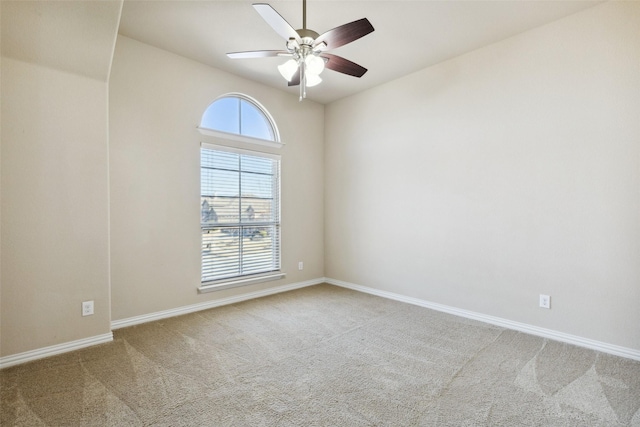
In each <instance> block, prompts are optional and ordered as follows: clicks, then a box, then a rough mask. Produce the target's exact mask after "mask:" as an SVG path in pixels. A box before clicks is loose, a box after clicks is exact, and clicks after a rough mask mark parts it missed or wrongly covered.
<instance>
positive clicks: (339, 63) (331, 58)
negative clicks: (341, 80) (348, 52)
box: [320, 53, 367, 77]
mask: <svg viewBox="0 0 640 427" xmlns="http://www.w3.org/2000/svg"><path fill="white" fill-rule="evenodd" d="M320 56H321V57H322V58H326V59H328V61H327V62H326V64H325V65H324V66H325V67H326V68H328V69H330V70H333V71H337V72H339V73H343V74H348V75H350V76H354V77H362V76H363V75H364V73H366V72H367V69H366V68H364V67H363V66H361V65H358V64H356V63H355V62H351V61H349V60H348V59H344V58H343V57H341V56H338V55H332V54H330V53H323V54H321V55H320Z"/></svg>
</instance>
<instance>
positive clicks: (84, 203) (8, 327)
mask: <svg viewBox="0 0 640 427" xmlns="http://www.w3.org/2000/svg"><path fill="white" fill-rule="evenodd" d="M1 90H2V106H1V111H2V134H1V137H2V156H1V159H2V165H1V170H2V180H1V183H2V188H1V192H2V215H1V218H2V239H1V254H2V271H1V273H2V289H1V291H2V306H1V313H0V324H1V330H0V332H1V333H0V335H1V341H0V347H1V350H0V355H3V356H4V355H10V354H16V353H20V352H23V351H27V350H33V349H37V348H41V347H46V346H49V345H54V344H60V343H63V342H68V341H73V340H76V339H81V338H86V337H92V336H96V335H100V334H106V333H109V332H110V322H109V321H110V314H109V313H110V307H109V267H108V218H107V213H108V189H107V183H108V181H107V83H106V82H104V81H98V80H93V79H90V78H88V77H83V76H79V75H76V74H70V73H67V72H63V71H56V70H54V69H51V68H46V67H42V66H39V65H35V64H30V63H27V62H21V61H18V60H14V59H11V58H6V57H4V58H2V80H1ZM85 300H94V301H95V315H93V316H89V317H81V302H82V301H85Z"/></svg>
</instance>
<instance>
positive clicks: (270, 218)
mask: <svg viewBox="0 0 640 427" xmlns="http://www.w3.org/2000/svg"><path fill="white" fill-rule="evenodd" d="M200 171H201V174H200V176H201V192H200V194H201V198H200V203H201V229H202V282H203V283H206V282H213V281H217V280H223V279H230V278H239V277H243V276H249V275H255V274H261V273H269V272H274V271H279V270H280V197H279V194H280V160H279V157H278V156H273V155H268V154H262V153H255V152H250V151H244V150H237V149H230V148H227V147H219V146H214V145H208V144H203V145H202V147H201V157H200Z"/></svg>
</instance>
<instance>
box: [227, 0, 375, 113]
mask: <svg viewBox="0 0 640 427" xmlns="http://www.w3.org/2000/svg"><path fill="white" fill-rule="evenodd" d="M253 7H254V8H255V9H256V11H257V12H258V13H259V14H260V16H262V18H263V19H264V20H265V21H267V24H269V25H270V26H271V28H273V29H274V30H275V31H276V33H278V34H279V35H280V36H281V37H283V38H284V39H285V40H286V45H285V47H286V50H255V51H248V52H231V53H227V56H228V57H229V58H234V59H238V58H268V57H290V58H291V59H289V60H288V61H287V62H285V63H284V64H282V65H280V66H278V70H279V71H280V74H282V77H284V78H285V79H286V80H287V81H288V82H289V86H297V85H300V100H301V101H302V99H303V98H306V96H307V87H312V86H315V85H317V84H319V83H320V82H321V81H322V79H321V78H320V73H321V72H322V71H323V70H324V68H325V67H326V68H328V69H330V70H333V71H337V72H339V73H343V74H348V75H350V76H354V77H362V76H363V75H364V73H366V72H367V69H366V68H364V67H362V66H360V65H358V64H356V63H355V62H351V61H349V60H348V59H345V58H343V57H341V56H338V55H333V54H331V53H327V51H328V50H331V49H335V48H338V47H340V46H344V45H345V44H347V43H351V42H352V41H355V40H357V39H359V38H361V37H363V36H366V35H367V34H369V33H371V32H373V30H374V28H373V26H372V25H371V23H370V22H369V20H368V19H367V18H362V19H359V20H357V21H353V22H350V23H348V24H344V25H341V26H339V27H336V28H334V29H332V30H329V31H327V32H325V33H323V34H318V33H317V32H315V31H313V30H310V29H308V28H307V0H302V29H300V30H294V29H293V27H292V26H291V25H289V23H288V22H287V21H286V20H285V19H284V18H283V17H282V16H281V15H280V14H279V13H278V12H276V10H275V9H274V8H272V7H271V6H270V5H268V4H266V3H255V4H254V5H253Z"/></svg>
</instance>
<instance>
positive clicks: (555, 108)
mask: <svg viewBox="0 0 640 427" xmlns="http://www.w3.org/2000/svg"><path fill="white" fill-rule="evenodd" d="M639 28H640V4H639V3H632V2H626V3H618V2H615V3H608V4H604V5H601V6H597V7H595V8H593V9H589V10H587V11H585V12H582V13H579V14H576V15H573V16H571V17H568V18H566V19H563V20H560V21H557V22H555V23H552V24H550V25H546V26H544V27H540V28H538V29H535V30H532V31H529V32H526V33H523V34H521V35H519V36H516V37H514V38H511V39H508V40H505V41H502V42H500V43H496V44H494V45H491V46H488V47H486V48H482V49H479V50H477V51H474V52H472V53H469V54H466V55H463V56H460V57H458V58H456V59H453V60H450V61H447V62H445V63H442V64H440V65H437V66H434V67H431V68H429V69H426V70H423V71H421V72H418V73H416V74H413V75H410V76H407V77H405V78H402V79H399V80H397V81H394V82H391V83H389V84H386V85H384V86H380V87H377V88H374V89H372V90H369V91H367V92H364V93H362V94H359V95H356V96H353V97H350V98H347V99H344V100H342V101H339V102H336V103H334V104H331V105H329V106H327V108H326V111H325V119H326V127H325V136H326V140H325V156H326V160H325V170H326V173H325V195H326V198H325V212H326V213H325V230H326V234H325V242H326V245H325V264H326V269H325V274H326V276H327V277H330V278H333V279H337V280H342V281H346V282H350V283H354V284H358V285H363V286H369V287H372V288H376V289H379V290H383V291H388V292H394V293H397V294H402V295H406V296H411V297H415V298H420V299H423V300H427V301H431V302H436V303H441V304H446V305H449V306H453V307H457V308H462V309H467V310H471V311H475V312H479V313H483V314H487V315H492V316H497V317H500V318H504V319H509V320H512V321H517V322H523V323H526V324H530V325H534V326H538V327H542V328H549V329H553V330H556V331H561V332H564V333H567V334H573V335H577V336H581V337H586V338H590V339H594V340H598V341H602V342H607V343H611V344H616V345H620V346H626V347H628V348H633V349H640V331H639V330H638V325H640V310H639V309H638V303H639V302H640V286H639V284H640V219H639V214H640V139H639V138H640V120H639V117H640V37H638V34H639V32H638V31H639ZM541 293H545V294H550V295H551V297H552V309H551V310H544V309H541V308H538V295H539V294H541Z"/></svg>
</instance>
